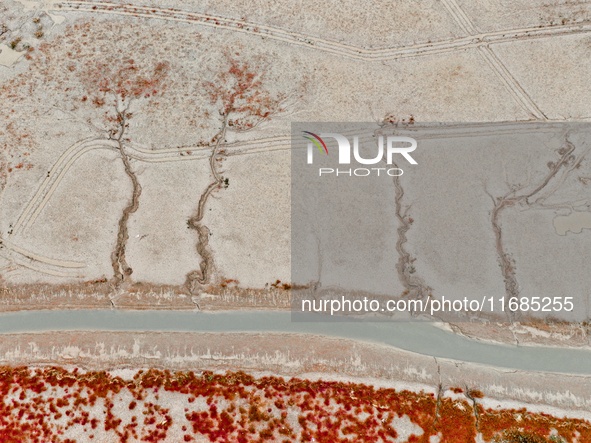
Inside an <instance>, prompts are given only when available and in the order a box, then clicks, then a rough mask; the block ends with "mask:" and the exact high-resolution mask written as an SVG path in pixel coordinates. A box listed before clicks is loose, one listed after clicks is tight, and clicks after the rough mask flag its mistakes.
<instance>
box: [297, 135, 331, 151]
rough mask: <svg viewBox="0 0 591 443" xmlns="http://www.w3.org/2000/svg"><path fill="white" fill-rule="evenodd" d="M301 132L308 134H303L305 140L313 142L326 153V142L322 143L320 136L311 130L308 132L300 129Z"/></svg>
mask: <svg viewBox="0 0 591 443" xmlns="http://www.w3.org/2000/svg"><path fill="white" fill-rule="evenodd" d="M302 132H303V133H304V134H308V135H304V138H305V139H306V140H308V141H310V142H312V143H313V144H314V146H316V147H317V148H318V150H319V151H320V152H325V153H326V155H328V147H327V146H326V143H324V140H322V138H320V136H318V135H316V134H314V133H313V132H309V131H302Z"/></svg>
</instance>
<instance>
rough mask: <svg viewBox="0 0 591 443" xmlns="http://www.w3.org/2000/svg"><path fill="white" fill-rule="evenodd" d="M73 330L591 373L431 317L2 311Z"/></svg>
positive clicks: (542, 351) (36, 327) (585, 360)
mask: <svg viewBox="0 0 591 443" xmlns="http://www.w3.org/2000/svg"><path fill="white" fill-rule="evenodd" d="M72 330H74V331H75V330H79V331H105V332H107V331H137V332H139V331H156V332H158V331H161V332H166V331H170V332H219V333H260V332H273V333H287V334H311V335H325V336H331V337H341V338H346V339H352V340H359V341H365V342H370V343H374V344H380V345H386V346H391V347H395V348H398V349H401V350H405V351H409V352H414V353H417V354H423V355H427V356H433V357H437V358H445V359H450V360H457V361H464V362H470V363H476V364H483V365H488V366H496V367H499V368H506V369H509V370H521V371H540V372H555V373H565V374H584V375H589V374H591V350H586V349H573V348H559V347H542V346H536V347H523V346H516V345H504V344H493V343H485V342H480V341H477V340H473V339H469V338H466V337H463V336H460V335H456V334H454V333H451V332H447V331H444V330H442V329H441V328H438V327H437V326H436V325H434V324H432V323H427V322H379V323H370V322H292V321H291V314H290V313H288V312H270V311H249V312H217V313H205V312H187V311H122V310H54V311H26V312H12V313H3V314H0V334H11V333H24V332H50V331H72Z"/></svg>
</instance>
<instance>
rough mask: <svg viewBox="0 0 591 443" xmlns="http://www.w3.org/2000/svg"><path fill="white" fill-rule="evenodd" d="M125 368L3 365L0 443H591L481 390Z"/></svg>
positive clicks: (574, 428)
mask: <svg viewBox="0 0 591 443" xmlns="http://www.w3.org/2000/svg"><path fill="white" fill-rule="evenodd" d="M118 373H121V372H118ZM128 374H129V375H130V376H129V378H127V379H125V378H123V377H121V376H114V375H111V374H109V373H107V372H103V371H90V372H82V371H79V370H76V369H74V370H67V369H64V368H60V367H45V368H28V367H0V398H1V400H0V442H2V443H12V442H15V443H16V442H18V443H23V442H39V443H49V442H56V443H57V442H59V443H74V442H83V441H97V442H168V441H170V442H182V441H184V442H192V441H195V442H196V441H207V440H209V441H211V442H237V443H246V442H282V443H283V442H326V443H334V442H396V441H399V437H404V438H405V439H407V441H409V442H422V443H429V442H432V441H439V442H440V443H462V442H474V441H475V439H476V435H477V434H478V433H481V434H482V437H483V438H484V439H485V440H486V441H495V440H498V441H501V437H503V438H502V440H503V441H510V440H507V439H508V438H514V439H515V440H514V441H535V442H538V441H541V442H542V441H549V442H550V441H566V442H575V441H578V442H591V424H590V423H589V422H587V421H584V420H579V419H561V418H557V417H553V416H550V415H546V414H540V413H531V412H528V411H526V410H525V409H521V410H508V409H502V410H490V409H489V410H485V409H484V408H483V407H482V406H481V405H479V404H478V400H479V398H478V397H481V395H480V393H479V392H478V391H471V392H470V393H467V396H466V398H465V399H464V398H462V397H461V396H459V395H456V396H455V398H450V397H449V396H442V397H441V398H439V399H437V398H436V397H435V395H434V394H432V393H425V392H412V391H405V390H403V391H396V390H394V389H388V388H374V387H371V386H367V385H364V384H359V383H345V382H336V381H309V380H302V379H297V378H292V379H289V380H287V379H284V378H281V377H260V378H255V377H253V376H250V375H248V374H245V373H243V372H227V373H225V374H214V373H212V372H203V373H195V372H170V371H166V370H155V369H150V370H144V371H136V372H128ZM451 391H453V392H455V393H456V394H457V393H460V392H461V390H460V389H459V388H454V389H451ZM468 397H470V398H468ZM472 399H474V400H475V401H476V404H477V406H476V413H475V411H474V408H473V406H472V405H473V403H472ZM404 416H406V417H407V418H405V420H406V421H404V420H401V417H404ZM408 420H410V422H411V423H412V424H410V423H409V422H408ZM401 423H402V424H401ZM400 426H402V427H404V429H400ZM409 429H410V430H409ZM399 434H400V435H399ZM552 435H554V437H552V438H551V436H552ZM556 435H558V436H560V440H557V438H558V437H556ZM432 436H438V438H435V439H431V437H432ZM511 436H513V437H511ZM528 439H529V440H528Z"/></svg>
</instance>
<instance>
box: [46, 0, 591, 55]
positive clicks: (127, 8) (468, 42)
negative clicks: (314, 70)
mask: <svg viewBox="0 0 591 443" xmlns="http://www.w3.org/2000/svg"><path fill="white" fill-rule="evenodd" d="M444 5H446V7H447V9H448V10H449V11H450V14H452V15H453V16H454V18H455V19H456V21H458V24H459V25H460V26H461V27H462V28H463V29H464V32H466V33H467V34H468V35H467V36H464V37H458V38H452V39H448V40H441V41H438V42H433V43H418V44H413V45H407V46H400V47H388V48H376V49H367V48H363V47H360V46H355V45H349V44H345V43H341V42H338V41H335V40H326V39H322V38H318V37H314V36H310V35H306V34H301V33H297V32H292V31H287V30H284V29H281V28H276V27H271V26H265V25H262V24H256V23H250V22H247V21H243V20H237V19H231V18H225V17H220V16H214V15H208V14H201V13H197V12H189V11H184V10H179V9H172V8H156V7H147V6H134V5H121V4H116V3H109V2H91V1H74V0H72V1H61V2H60V1H55V2H53V3H52V4H51V6H50V8H49V9H51V10H54V11H72V12H88V13H104V14H116V15H124V16H132V17H141V18H150V19H160V20H169V21H177V22H184V23H193V24H198V25H200V26H205V27H211V28H217V29H226V30H230V31H234V32H239V33H243V34H251V35H256V36H260V37H263V38H269V39H273V40H276V41H281V42H284V43H287V44H291V45H296V46H301V47H306V48H311V49H316V50H319V51H323V52H327V53H330V54H334V55H339V56H342V57H347V58H350V59H354V60H361V61H385V60H396V59H401V58H408V57H417V56H423V55H436V54H442V53H447V52H450V51H457V50H461V49H469V48H479V47H483V46H487V45H489V44H495V43H503V42H510V41H514V40H522V39H535V38H546V37H555V36H561V35H570V34H580V33H589V32H591V22H581V23H578V24H568V25H556V26H545V27H529V28H519V29H510V30H501V31H493V32H487V33H478V32H477V30H476V29H475V28H474V26H473V25H472V23H471V21H470V19H469V18H468V17H467V16H466V15H465V13H464V12H463V11H462V10H461V9H460V8H459V6H458V5H457V3H455V2H454V1H453V0H445V1H444Z"/></svg>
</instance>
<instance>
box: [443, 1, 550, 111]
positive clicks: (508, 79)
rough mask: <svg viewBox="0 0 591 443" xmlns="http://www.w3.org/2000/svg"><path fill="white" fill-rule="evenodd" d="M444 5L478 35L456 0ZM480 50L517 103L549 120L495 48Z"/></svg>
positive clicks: (470, 33) (483, 47)
mask: <svg viewBox="0 0 591 443" xmlns="http://www.w3.org/2000/svg"><path fill="white" fill-rule="evenodd" d="M442 3H443V5H444V6H445V8H446V9H447V11H448V13H449V14H450V15H451V16H452V18H453V19H454V20H455V22H456V23H457V24H458V26H459V27H460V28H461V29H462V30H463V31H464V32H465V33H467V34H468V35H477V33H478V30H477V29H476V27H475V26H474V24H473V23H472V21H471V20H470V18H469V17H468V16H467V15H466V13H465V12H464V11H463V10H462V8H461V7H460V6H459V5H458V4H457V2H456V0H442ZM478 52H479V53H480V55H482V57H483V58H484V60H485V61H486V62H487V63H488V65H489V66H490V67H491V69H492V70H493V71H494V72H495V74H496V75H497V76H498V77H499V79H500V80H501V82H502V83H503V85H504V86H505V89H506V90H507V91H508V92H509V94H510V95H511V96H513V98H514V99H515V101H516V102H517V103H519V105H520V106H521V107H522V108H523V109H524V110H525V111H526V112H527V113H528V114H529V115H530V116H531V117H533V118H535V119H538V120H547V117H546V115H545V114H544V113H543V112H542V110H541V109H540V108H539V107H538V105H537V104H536V103H535V102H534V101H533V99H532V98H531V97H530V96H529V95H528V94H527V92H526V91H525V89H524V88H523V87H522V86H521V85H520V84H519V82H518V81H517V79H516V78H515V77H513V74H511V72H510V71H509V69H507V67H506V66H505V65H504V64H503V62H502V61H501V60H500V59H499V58H498V57H497V55H496V54H495V53H494V52H493V50H492V49H491V48H490V46H488V45H481V46H478Z"/></svg>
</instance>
